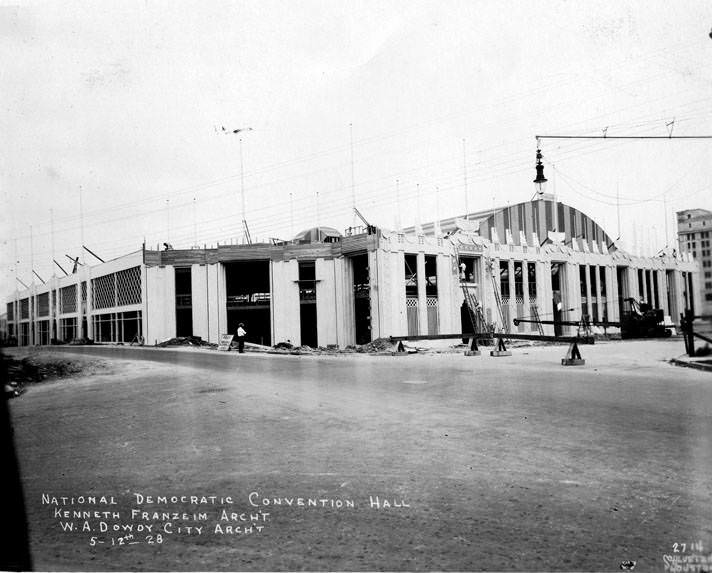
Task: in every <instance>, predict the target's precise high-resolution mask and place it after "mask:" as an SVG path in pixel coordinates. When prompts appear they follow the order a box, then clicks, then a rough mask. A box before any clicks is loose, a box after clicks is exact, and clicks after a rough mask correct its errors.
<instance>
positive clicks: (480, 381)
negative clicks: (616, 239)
mask: <svg viewBox="0 0 712 573" xmlns="http://www.w3.org/2000/svg"><path fill="white" fill-rule="evenodd" d="M483 350H484V349H483ZM581 350H582V353H583V357H584V358H585V359H586V361H587V362H586V365H585V366H582V367H562V366H561V365H560V360H561V358H562V357H563V355H564V353H565V347H561V346H555V347H554V346H549V347H537V348H520V349H515V350H514V355H513V356H512V357H507V358H493V357H490V356H488V355H484V356H481V357H469V358H468V357H464V356H461V355H448V354H440V355H429V356H418V355H414V356H404V357H390V356H363V355H354V356H349V355H344V356H329V357H327V356H322V357H310V356H273V355H257V354H246V355H237V354H235V353H221V354H218V353H216V352H214V351H213V352H209V351H196V352H189V351H183V350H155V349H148V348H146V349H133V348H131V349H129V348H86V349H79V348H63V349H61V352H62V355H63V356H69V354H68V353H69V352H77V353H78V352H81V353H85V354H86V355H89V356H92V357H98V356H100V357H102V359H105V360H107V361H108V363H109V364H110V366H111V371H110V372H107V373H104V374H98V375H91V376H87V377H81V378H77V379H73V380H59V381H54V382H47V383H44V384H40V385H37V386H34V387H32V388H30V390H29V391H28V392H27V393H26V394H25V395H23V396H22V397H21V398H19V399H16V400H13V401H12V402H11V414H12V417H13V420H14V424H15V438H16V445H17V448H18V456H19V458H20V464H21V472H22V482H23V486H24V488H25V498H26V505H27V510H28V513H29V522H30V533H31V544H32V553H33V559H34V565H35V567H36V568H38V569H65V570H69V569H73V570H80V569H90V570H103V569H116V570H126V569H132V570H133V569H139V570H140V569H153V570H168V569H170V570H296V569H308V570H384V569H385V570H432V569H440V570H479V569H487V570H511V569H519V570H620V569H619V566H620V563H621V562H622V561H626V560H634V561H637V563H638V566H637V568H638V569H641V570H645V571H648V570H662V569H663V555H664V554H671V553H672V552H673V544H675V543H678V544H681V543H687V544H689V543H692V542H698V541H702V543H703V545H704V552H705V553H709V552H710V548H711V547H712V504H710V501H709V500H710V499H712V480H710V473H711V472H710V470H711V469H712V375H711V374H710V373H706V372H699V371H696V370H692V369H687V368H679V367H674V366H671V365H669V364H667V363H666V362H665V360H667V359H670V358H672V357H674V356H677V355H680V354H682V352H683V350H682V342H681V341H679V340H665V341H653V342H651V341H646V342H639V341H627V342H618V343H606V344H597V345H595V346H593V347H591V346H583V347H582V348H581ZM483 354H487V353H483ZM43 493H45V494H47V498H48V499H49V498H51V497H53V496H67V497H75V496H80V495H84V496H90V495H92V496H102V495H103V496H114V500H115V501H116V505H113V506H109V507H108V509H109V510H110V511H112V512H113V511H116V512H118V513H119V514H120V518H118V519H117V518H114V517H112V516H110V517H107V518H102V517H101V516H99V517H94V516H92V517H91V518H90V519H89V520H88V521H89V527H90V530H89V531H81V530H74V531H63V530H62V526H61V525H60V521H64V522H72V521H73V522H76V526H77V527H81V525H82V524H83V523H84V521H87V520H85V519H84V518H83V517H82V518H74V517H73V515H71V514H68V515H69V517H64V516H63V517H61V518H59V517H55V513H54V512H55V510H56V509H57V508H59V509H60V510H62V509H63V508H62V506H61V504H62V502H61V500H57V504H56V505H53V504H52V503H51V502H50V503H44V504H43V503H42V494H43ZM137 494H138V495H137ZM149 495H151V496H166V497H168V498H170V496H173V495H176V496H181V495H185V496H188V497H186V498H185V499H183V500H180V499H178V500H177V501H175V502H171V501H170V499H168V500H167V501H166V502H165V503H158V502H157V501H156V500H155V499H154V502H153V503H148V502H147V501H146V499H147V498H146V496H149ZM190 496H194V497H198V498H200V497H202V496H217V498H218V499H216V500H214V501H212V502H211V501H210V500H201V499H198V500H195V499H193V500H191V498H190ZM376 496H378V500H377V501H376ZM228 497H229V498H230V499H229V500H227V499H226V498H228ZM219 498H222V499H219ZM275 498H277V499H278V500H280V501H281V502H282V505H274V500H275ZM298 499H302V502H303V504H304V505H300V504H299V502H298V501H297V500H298ZM286 500H290V501H291V502H292V503H291V505H290V504H289V503H288V502H287V501H286ZM310 500H314V502H313V503H311V505H310ZM322 500H325V501H322ZM384 500H385V501H388V504H389V505H390V507H385V504H384V503H383V502H384ZM203 502H205V503H203ZM78 503H79V502H77V500H76V499H75V500H74V505H72V506H71V507H70V506H69V505H67V506H66V508H65V509H68V510H76V509H77V507H78ZM339 503H341V506H339ZM79 509H81V510H91V511H94V510H97V511H101V512H103V511H107V507H103V506H100V505H96V506H90V507H82V508H79ZM223 509H226V510H227V513H226V514H223V513H222V510H223ZM132 510H139V513H132ZM140 512H146V513H147V514H148V515H146V516H143V515H142V514H141V513H140ZM153 512H168V513H171V515H169V516H168V517H167V518H166V516H165V515H158V516H154V515H153ZM200 512H205V513H206V514H207V517H206V519H200V517H201V516H200V515H196V513H200ZM259 512H262V516H261V517H259V519H261V520H262V522H261V523H262V524H263V529H262V530H260V531H256V530H253V531H252V532H250V533H239V534H238V533H236V532H235V530H234V529H233V530H232V532H231V533H226V527H227V526H228V525H231V526H233V527H237V526H245V525H246V523H245V522H244V521H241V517H240V516H241V515H242V516H243V517H244V514H245V513H247V514H257V513H259ZM174 513H175V514H178V513H180V518H176V516H175V515H173V514H174ZM183 513H185V514H187V515H183ZM265 513H268V514H269V515H268V516H264V514H265ZM230 514H234V516H233V517H234V519H230ZM186 517H188V519H186ZM196 518H197V519H196ZM223 518H226V519H223ZM246 519H248V520H249V519H250V517H249V516H248V517H247V518H246ZM112 521H115V522H116V523H117V524H119V525H126V524H134V527H136V526H137V525H138V524H143V525H149V524H150V525H152V527H153V529H152V530H151V531H149V532H148V533H149V534H150V535H153V536H154V537H153V538H152V540H151V541H152V543H149V541H148V540H146V539H145V538H146V536H145V535H143V534H144V533H146V531H142V532H141V533H142V535H143V536H142V537H140V541H141V543H139V542H138V540H139V536H138V533H137V529H133V530H132V531H133V534H134V535H135V537H133V538H130V539H128V538H127V539H125V540H124V543H126V545H123V543H122V546H119V545H118V544H119V543H120V542H118V541H117V539H118V537H120V536H121V534H120V533H113V532H112V530H111V527H112ZM101 522H104V523H105V524H107V525H108V527H109V531H101V527H103V526H101V525H100V523H101ZM166 522H169V523H171V524H172V525H171V526H169V528H168V529H169V530H170V531H165V523H166ZM252 523H253V524H254V523H255V522H252ZM216 524H217V525H219V526H220V530H221V531H217V532H216V527H215V526H216ZM247 525H250V524H249V523H248V524H247ZM178 527H183V530H182V531H181V532H180V533H179V532H177V529H178ZM186 527H192V528H195V527H201V528H202V530H201V532H200V533H196V531H195V529H191V530H190V531H189V532H187V531H186V530H185V528H186ZM121 531H122V532H125V531H127V530H126V529H123V530H121ZM159 531H163V534H162V536H161V537H162V542H161V543H156V539H157V538H156V537H155V535H156V534H157V533H158V532H159ZM92 540H93V542H92ZM100 540H103V541H105V543H104V544H99V543H98V541H100ZM133 542H135V543H134V544H131V545H129V543H133ZM112 543H113V544H114V545H112Z"/></svg>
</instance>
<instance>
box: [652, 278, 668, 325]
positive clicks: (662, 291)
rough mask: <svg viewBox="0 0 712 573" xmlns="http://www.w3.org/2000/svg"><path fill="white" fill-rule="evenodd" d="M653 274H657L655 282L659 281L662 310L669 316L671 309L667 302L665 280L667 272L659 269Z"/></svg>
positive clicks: (659, 298)
mask: <svg viewBox="0 0 712 573" xmlns="http://www.w3.org/2000/svg"><path fill="white" fill-rule="evenodd" d="M653 272H654V273H655V280H656V281H657V285H658V300H659V301H660V308H662V309H663V314H664V315H666V316H669V315H670V307H669V305H668V300H667V288H666V285H667V281H666V280H665V271H664V270H660V269H658V270H656V271H653Z"/></svg>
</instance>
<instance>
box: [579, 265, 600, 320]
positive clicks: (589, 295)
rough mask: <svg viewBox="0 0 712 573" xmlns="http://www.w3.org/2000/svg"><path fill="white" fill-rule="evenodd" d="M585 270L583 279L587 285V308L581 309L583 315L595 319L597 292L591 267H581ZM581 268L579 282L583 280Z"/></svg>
mask: <svg viewBox="0 0 712 573" xmlns="http://www.w3.org/2000/svg"><path fill="white" fill-rule="evenodd" d="M581 268H582V269H584V273H583V278H584V283H585V285H586V301H587V302H586V308H585V309H583V308H582V309H581V313H582V314H587V315H588V316H589V317H590V318H591V319H593V300H592V298H593V295H594V293H595V292H596V290H595V286H594V285H592V284H591V265H581ZM581 268H580V269H579V281H580V280H581Z"/></svg>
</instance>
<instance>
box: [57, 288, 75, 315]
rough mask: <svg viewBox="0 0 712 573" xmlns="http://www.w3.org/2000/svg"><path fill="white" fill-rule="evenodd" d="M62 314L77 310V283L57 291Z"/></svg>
mask: <svg viewBox="0 0 712 573" xmlns="http://www.w3.org/2000/svg"><path fill="white" fill-rule="evenodd" d="M59 301H60V304H61V309H62V314H67V313H70V312H77V285H69V286H66V287H63V288H62V289H60V291H59Z"/></svg>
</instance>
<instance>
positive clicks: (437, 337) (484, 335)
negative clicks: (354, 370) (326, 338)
mask: <svg viewBox="0 0 712 573" xmlns="http://www.w3.org/2000/svg"><path fill="white" fill-rule="evenodd" d="M473 336H477V338H478V339H483V338H504V339H505V340H539V341H541V342H578V343H579V344H594V338H593V337H592V336H580V337H579V336H546V335H544V336H541V335H540V334H506V333H494V334H493V333H491V332H478V333H476V334H474V333H472V332H463V333H461V334H433V335H430V334H420V335H417V336H391V337H390V340H392V341H394V342H398V341H399V340H411V341H417V340H449V339H455V338H467V339H471V338H472V337H473Z"/></svg>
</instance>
